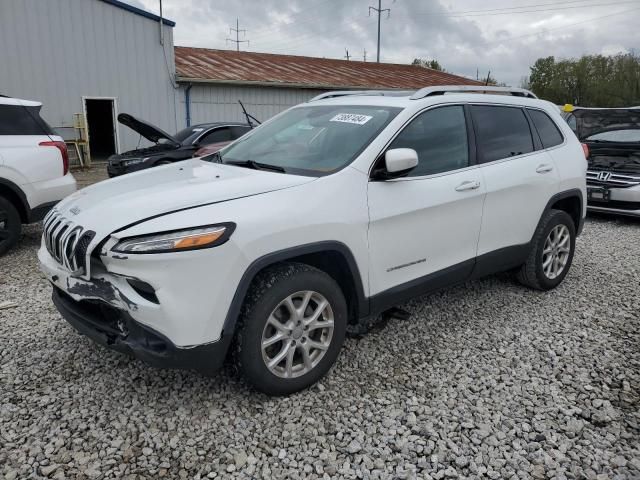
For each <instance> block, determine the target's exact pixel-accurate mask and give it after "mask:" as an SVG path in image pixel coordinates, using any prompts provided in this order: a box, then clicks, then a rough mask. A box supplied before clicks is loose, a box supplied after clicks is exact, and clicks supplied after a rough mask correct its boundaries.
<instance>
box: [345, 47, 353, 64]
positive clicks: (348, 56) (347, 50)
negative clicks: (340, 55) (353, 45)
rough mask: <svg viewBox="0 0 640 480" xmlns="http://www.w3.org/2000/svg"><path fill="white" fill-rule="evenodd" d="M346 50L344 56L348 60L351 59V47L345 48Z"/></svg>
mask: <svg viewBox="0 0 640 480" xmlns="http://www.w3.org/2000/svg"><path fill="white" fill-rule="evenodd" d="M344 51H345V52H346V55H345V56H344V58H346V59H347V61H348V60H350V59H351V55H349V49H347V48H345V49H344Z"/></svg>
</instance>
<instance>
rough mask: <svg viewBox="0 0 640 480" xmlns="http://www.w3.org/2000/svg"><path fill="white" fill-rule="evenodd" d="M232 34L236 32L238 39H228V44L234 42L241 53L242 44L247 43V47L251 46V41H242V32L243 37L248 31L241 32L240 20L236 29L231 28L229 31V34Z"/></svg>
mask: <svg viewBox="0 0 640 480" xmlns="http://www.w3.org/2000/svg"><path fill="white" fill-rule="evenodd" d="M232 32H236V39H235V40H234V39H232V38H227V42H233V43H235V44H236V51H237V52H239V51H240V44H241V43H246V44H247V45H249V40H240V32H242V35H243V36H244V35H246V34H247V31H246V30H240V20H238V19H237V18H236V28H230V29H229V33H232Z"/></svg>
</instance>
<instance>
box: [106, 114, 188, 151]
mask: <svg viewBox="0 0 640 480" xmlns="http://www.w3.org/2000/svg"><path fill="white" fill-rule="evenodd" d="M118 122H120V123H121V124H123V125H125V126H127V127H129V128H130V129H131V130H133V131H134V132H136V133H139V134H140V135H142V136H143V137H144V138H146V139H147V140H149V141H150V142H153V143H158V142H159V141H160V140H161V139H165V140H167V141H168V142H170V143H173V144H174V145H180V142H179V141H178V140H176V139H175V138H173V137H172V136H171V135H169V134H168V133H167V132H165V131H163V130H160V129H159V128H158V127H156V126H155V125H151V124H150V123H147V122H145V121H144V120H140V119H138V118H136V117H134V116H133V115H129V114H128V113H121V114H120V115H118Z"/></svg>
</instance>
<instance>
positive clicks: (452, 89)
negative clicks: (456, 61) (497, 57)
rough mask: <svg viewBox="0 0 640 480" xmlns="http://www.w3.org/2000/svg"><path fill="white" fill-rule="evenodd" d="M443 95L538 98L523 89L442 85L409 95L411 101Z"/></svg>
mask: <svg viewBox="0 0 640 480" xmlns="http://www.w3.org/2000/svg"><path fill="white" fill-rule="evenodd" d="M445 93H489V94H491V93H497V94H503V95H513V96H514V97H526V98H538V97H536V96H535V95H534V93H533V92H531V91H529V90H525V89H524V88H514V87H492V86H485V85H444V86H440V87H425V88H422V89H420V90H418V91H417V92H416V93H414V94H413V95H411V100H420V99H421V98H425V97H431V96H435V95H444V94H445Z"/></svg>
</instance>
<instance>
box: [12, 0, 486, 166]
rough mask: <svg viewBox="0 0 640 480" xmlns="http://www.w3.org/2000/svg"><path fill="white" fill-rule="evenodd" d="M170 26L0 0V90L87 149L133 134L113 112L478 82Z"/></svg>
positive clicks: (32, 0) (187, 111) (109, 7)
mask: <svg viewBox="0 0 640 480" xmlns="http://www.w3.org/2000/svg"><path fill="white" fill-rule="evenodd" d="M174 26H175V23H174V22H172V21H170V20H167V19H166V18H161V17H159V16H157V15H154V14H152V13H149V12H147V11H144V10H141V9H139V8H135V7H132V6H131V5H129V4H127V3H124V2H121V1H119V0H46V1H45V0H2V1H0V65H1V66H2V68H0V94H4V95H9V96H13V97H19V98H26V99H32V100H39V101H41V102H43V104H44V106H43V111H42V113H43V117H44V118H45V119H46V120H47V121H48V122H49V123H50V124H51V125H52V126H53V127H55V128H56V129H57V130H58V131H59V132H60V134H61V135H63V136H64V137H65V138H67V139H71V138H78V136H79V135H80V134H81V133H82V131H79V130H78V129H77V128H74V127H76V126H78V125H86V127H87V128H86V129H85V132H84V136H85V138H86V136H88V139H89V144H90V147H91V153H92V156H93V157H94V159H96V158H105V157H106V156H108V155H109V154H111V153H114V152H116V151H118V152H122V151H125V150H130V149H133V148H135V147H136V146H137V145H139V144H141V142H140V137H139V136H138V135H137V134H136V133H134V132H133V131H131V130H129V129H128V128H126V127H124V126H123V125H120V124H118V123H117V121H116V116H117V114H118V113H119V112H120V113H121V112H126V113H129V114H132V115H134V116H136V117H139V118H142V119H145V120H147V121H149V122H150V123H153V124H155V125H157V126H158V127H160V128H161V129H163V130H165V131H167V132H169V133H174V132H176V131H178V130H180V129H181V128H183V127H185V126H187V125H192V124H195V123H201V122H212V121H244V120H245V119H244V117H243V115H242V110H241V108H240V106H239V105H238V100H242V101H243V103H244V104H245V106H246V107H247V109H248V110H249V112H250V113H251V114H253V115H254V116H255V117H256V118H258V119H259V120H266V119H267V118H269V117H271V116H273V115H275V114H277V113H279V112H281V111H282V110H284V109H286V108H288V107H291V106H293V105H296V104H298V103H301V102H304V101H306V100H308V99H310V98H311V97H314V96H316V95H317V94H319V93H322V92H324V91H327V90H331V89H352V88H353V89H363V88H376V89H395V88H398V89H404V90H407V89H418V88H420V87H424V86H430V85H442V84H477V83H478V82H476V81H474V80H470V79H467V78H464V77H460V76H456V75H452V74H449V73H444V72H438V71H435V70H430V69H425V68H422V67H417V66H411V65H397V64H377V63H365V62H358V61H346V60H333V59H325V58H312V57H303V56H292V55H273V54H265V53H252V52H236V51H229V50H213V49H204V48H189V47H174V44H173V27H174ZM85 119H86V122H85ZM143 142H144V141H143Z"/></svg>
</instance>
